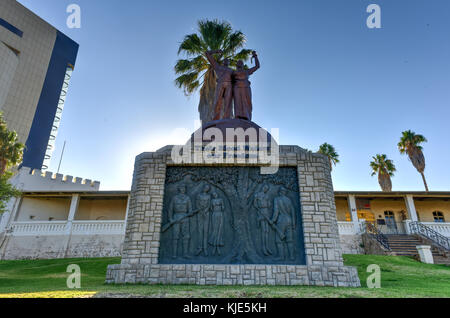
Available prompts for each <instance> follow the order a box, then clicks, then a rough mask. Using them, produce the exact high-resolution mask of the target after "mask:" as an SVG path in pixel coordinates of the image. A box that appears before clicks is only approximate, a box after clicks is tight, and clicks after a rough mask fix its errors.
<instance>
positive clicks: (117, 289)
mask: <svg viewBox="0 0 450 318" xmlns="http://www.w3.org/2000/svg"><path fill="white" fill-rule="evenodd" d="M344 259H345V265H350V266H356V267H357V268H358V273H359V277H360V279H361V284H362V286H363V287H362V288H333V287H309V286H263V287H261V286H254V287H253V286H250V287H248V286H191V285H182V286H163V285H156V286H152V285H105V284H104V279H105V273H106V266H107V265H108V264H118V263H120V258H88V259H80V258H78V259H53V260H33V261H0V297H105V296H108V297H115V296H125V297H130V296H134V297H137V296H149V297H183V298H186V297H227V298H234V297H450V267H446V266H444V265H427V264H422V263H419V262H417V261H415V260H413V259H411V258H407V257H395V256H375V255H344ZM69 264H78V265H79V266H80V268H81V273H82V276H81V287H82V288H81V289H77V290H71V289H68V288H67V287H66V279H67V277H68V275H69V273H66V268H67V266H68V265H69ZM369 264H378V265H379V266H380V268H381V288H379V289H368V288H366V278H367V276H368V275H370V274H368V273H366V268H367V266H368V265H369Z"/></svg>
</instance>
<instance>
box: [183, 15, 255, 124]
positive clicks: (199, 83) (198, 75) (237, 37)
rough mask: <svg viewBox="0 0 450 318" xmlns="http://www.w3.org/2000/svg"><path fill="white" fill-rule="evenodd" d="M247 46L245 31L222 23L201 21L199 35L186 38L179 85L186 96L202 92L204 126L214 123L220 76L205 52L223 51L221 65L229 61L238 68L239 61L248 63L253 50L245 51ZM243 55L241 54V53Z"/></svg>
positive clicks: (220, 57)
mask: <svg viewBox="0 0 450 318" xmlns="http://www.w3.org/2000/svg"><path fill="white" fill-rule="evenodd" d="M245 42H246V38H245V35H244V34H243V33H242V32H241V31H233V29H232V27H231V25H230V23H228V22H226V21H219V20H212V21H210V20H200V21H198V33H194V34H189V35H186V36H185V38H184V40H183V42H181V44H180V47H179V49H178V55H180V54H182V53H183V54H184V55H186V57H187V58H186V59H180V60H178V61H177V62H176V65H175V74H177V75H179V76H178V77H177V78H176V79H175V84H176V85H177V86H178V87H179V88H183V90H184V92H185V94H186V95H191V94H192V93H193V92H195V91H197V90H198V89H199V88H200V102H199V105H198V111H199V113H200V120H201V121H202V122H204V123H206V122H209V121H211V120H213V117H214V109H213V107H214V106H213V103H214V94H215V89H216V74H215V72H214V70H213V68H212V66H211V65H210V63H209V62H208V60H207V58H206V56H205V52H206V51H209V50H214V51H215V50H222V51H223V55H222V56H216V59H217V60H218V62H219V63H221V62H222V61H223V60H224V59H225V58H228V59H229V60H230V65H231V66H235V65H236V63H237V61H238V60H243V61H247V60H248V59H249V58H250V56H251V53H252V50H247V49H243V47H244V45H245ZM238 51H239V52H238Z"/></svg>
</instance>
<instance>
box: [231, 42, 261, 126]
mask: <svg viewBox="0 0 450 318" xmlns="http://www.w3.org/2000/svg"><path fill="white" fill-rule="evenodd" d="M253 58H254V59H255V66H254V67H252V68H250V69H248V70H246V69H245V68H244V62H243V61H241V60H239V61H238V62H237V65H236V71H234V72H233V80H234V85H233V100H234V118H240V119H245V120H252V90H251V88H250V81H249V80H248V79H249V76H250V75H252V74H253V73H254V72H256V71H257V70H258V69H259V67H260V64H259V59H258V55H257V54H256V52H255V51H253Z"/></svg>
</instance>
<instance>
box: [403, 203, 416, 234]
mask: <svg viewBox="0 0 450 318" xmlns="http://www.w3.org/2000/svg"><path fill="white" fill-rule="evenodd" d="M405 205H406V210H407V211H408V216H409V220H406V221H405V229H406V233H407V234H410V228H409V223H411V222H417V221H419V218H418V217H417V211H416V206H415V204H414V197H413V196H412V195H411V194H409V195H407V196H405Z"/></svg>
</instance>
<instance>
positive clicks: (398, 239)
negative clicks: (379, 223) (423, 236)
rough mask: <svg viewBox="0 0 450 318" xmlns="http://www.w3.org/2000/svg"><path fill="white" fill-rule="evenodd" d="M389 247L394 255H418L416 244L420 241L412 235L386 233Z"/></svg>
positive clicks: (419, 243)
mask: <svg viewBox="0 0 450 318" xmlns="http://www.w3.org/2000/svg"><path fill="white" fill-rule="evenodd" d="M386 237H387V239H388V242H389V247H390V248H391V250H392V252H394V253H395V255H399V256H411V257H414V256H416V255H418V252H417V249H416V246H417V245H422V243H421V242H420V241H419V240H418V239H417V238H416V237H415V236H412V235H393V234H392V235H386Z"/></svg>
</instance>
